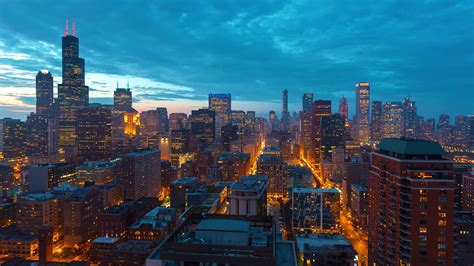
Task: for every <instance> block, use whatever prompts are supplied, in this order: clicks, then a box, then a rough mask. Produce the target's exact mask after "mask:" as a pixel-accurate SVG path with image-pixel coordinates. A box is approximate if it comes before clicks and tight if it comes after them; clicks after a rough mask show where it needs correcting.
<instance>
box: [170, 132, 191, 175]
mask: <svg viewBox="0 0 474 266" xmlns="http://www.w3.org/2000/svg"><path fill="white" fill-rule="evenodd" d="M190 138H191V131H190V130H189V129H176V130H175V129H173V130H172V131H171V163H172V164H173V165H178V166H179V158H180V157H181V156H183V155H185V154H186V153H188V152H189V149H190Z"/></svg>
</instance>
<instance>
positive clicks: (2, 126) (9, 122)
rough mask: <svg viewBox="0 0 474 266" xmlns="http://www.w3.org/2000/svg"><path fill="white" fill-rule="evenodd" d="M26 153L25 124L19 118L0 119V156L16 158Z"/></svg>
mask: <svg viewBox="0 0 474 266" xmlns="http://www.w3.org/2000/svg"><path fill="white" fill-rule="evenodd" d="M25 155H26V125H25V122H23V121H21V120H19V119H11V118H4V119H0V158H1V157H3V158H4V159H6V160H18V159H21V158H23V157H24V156H25Z"/></svg>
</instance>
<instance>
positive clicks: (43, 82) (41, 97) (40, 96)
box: [36, 70, 53, 115]
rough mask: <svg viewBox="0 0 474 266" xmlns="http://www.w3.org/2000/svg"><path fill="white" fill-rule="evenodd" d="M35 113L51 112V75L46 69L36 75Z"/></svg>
mask: <svg viewBox="0 0 474 266" xmlns="http://www.w3.org/2000/svg"><path fill="white" fill-rule="evenodd" d="M36 114H38V115H50V114H53V75H52V74H51V72H49V71H48V70H41V71H38V74H37V75H36Z"/></svg>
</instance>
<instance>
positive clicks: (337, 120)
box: [320, 114, 345, 160]
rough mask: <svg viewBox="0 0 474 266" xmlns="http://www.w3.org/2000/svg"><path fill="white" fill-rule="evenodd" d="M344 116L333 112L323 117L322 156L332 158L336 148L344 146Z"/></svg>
mask: <svg viewBox="0 0 474 266" xmlns="http://www.w3.org/2000/svg"><path fill="white" fill-rule="evenodd" d="M344 123H345V121H344V117H343V116H341V115H340V114H332V115H328V116H322V117H321V143H320V147H321V158H322V159H323V160H331V159H332V153H333V152H334V149H336V148H344V136H345V128H344Z"/></svg>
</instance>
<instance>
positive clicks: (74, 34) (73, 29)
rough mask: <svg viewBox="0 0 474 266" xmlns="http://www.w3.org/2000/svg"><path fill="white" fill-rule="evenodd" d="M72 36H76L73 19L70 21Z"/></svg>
mask: <svg viewBox="0 0 474 266" xmlns="http://www.w3.org/2000/svg"><path fill="white" fill-rule="evenodd" d="M72 36H74V37H77V36H76V23H74V20H73V21H72Z"/></svg>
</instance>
